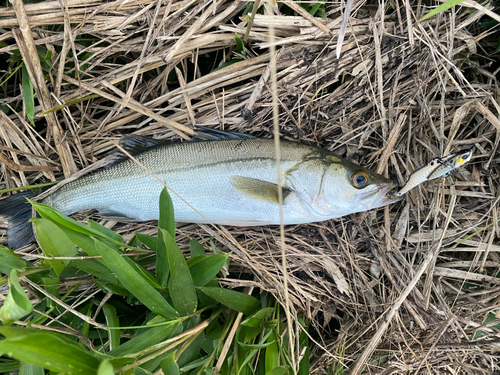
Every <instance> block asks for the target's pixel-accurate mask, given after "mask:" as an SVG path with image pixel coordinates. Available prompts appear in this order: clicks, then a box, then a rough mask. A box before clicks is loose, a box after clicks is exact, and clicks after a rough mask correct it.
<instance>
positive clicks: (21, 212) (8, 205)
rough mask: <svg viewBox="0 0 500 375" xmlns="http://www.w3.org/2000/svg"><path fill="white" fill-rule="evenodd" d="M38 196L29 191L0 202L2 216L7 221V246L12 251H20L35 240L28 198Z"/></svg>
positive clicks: (0, 214)
mask: <svg viewBox="0 0 500 375" xmlns="http://www.w3.org/2000/svg"><path fill="white" fill-rule="evenodd" d="M34 196H36V194H34V193H32V192H30V191H27V192H24V193H18V194H16V195H12V196H10V197H9V198H7V199H3V200H1V201H0V216H2V217H4V218H6V219H7V222H8V227H7V245H8V247H9V248H10V249H19V248H20V247H23V246H26V245H28V244H29V243H31V242H32V241H33V240H34V239H35V235H34V234H33V226H32V224H31V222H30V221H29V219H30V217H31V204H30V202H28V200H27V198H32V197H34Z"/></svg>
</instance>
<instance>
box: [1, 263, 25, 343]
mask: <svg viewBox="0 0 500 375" xmlns="http://www.w3.org/2000/svg"><path fill="white" fill-rule="evenodd" d="M10 282H11V285H10V288H9V294H8V295H7V298H6V299H5V302H4V304H3V306H2V307H1V308H0V320H1V321H2V323H3V324H4V325H6V326H7V325H11V324H12V323H14V322H15V321H16V320H19V319H21V318H22V317H24V316H26V315H28V314H30V313H31V312H32V311H33V305H32V304H31V302H30V300H29V298H28V296H27V295H26V293H25V292H24V289H23V288H22V286H21V284H19V280H18V279H17V271H16V270H14V269H13V270H12V271H10ZM0 353H2V351H1V350H0ZM3 353H5V351H4V352H3Z"/></svg>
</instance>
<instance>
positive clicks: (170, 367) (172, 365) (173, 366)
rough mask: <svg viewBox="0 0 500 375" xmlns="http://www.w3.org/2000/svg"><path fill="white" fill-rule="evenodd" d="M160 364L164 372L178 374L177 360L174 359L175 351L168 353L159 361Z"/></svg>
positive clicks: (171, 374) (172, 374) (169, 374)
mask: <svg viewBox="0 0 500 375" xmlns="http://www.w3.org/2000/svg"><path fill="white" fill-rule="evenodd" d="M160 366H161V369H162V371H163V373H164V374H168V375H178V374H180V371H179V366H177V362H176V361H175V352H172V353H170V354H169V355H168V357H167V358H165V359H164V360H163V361H161V362H160Z"/></svg>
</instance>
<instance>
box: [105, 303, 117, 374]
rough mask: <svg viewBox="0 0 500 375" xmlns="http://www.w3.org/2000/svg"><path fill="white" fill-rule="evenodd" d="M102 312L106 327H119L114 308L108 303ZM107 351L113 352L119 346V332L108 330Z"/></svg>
mask: <svg viewBox="0 0 500 375" xmlns="http://www.w3.org/2000/svg"><path fill="white" fill-rule="evenodd" d="M102 312H103V313H104V316H105V317H106V322H107V324H108V327H119V326H120V320H119V319H118V314H117V313H116V307H114V306H113V305H110V304H109V303H105V304H104V306H103V307H102ZM108 335H109V350H113V349H114V348H117V347H118V346H120V330H119V329H109V330H108ZM111 367H113V366H111Z"/></svg>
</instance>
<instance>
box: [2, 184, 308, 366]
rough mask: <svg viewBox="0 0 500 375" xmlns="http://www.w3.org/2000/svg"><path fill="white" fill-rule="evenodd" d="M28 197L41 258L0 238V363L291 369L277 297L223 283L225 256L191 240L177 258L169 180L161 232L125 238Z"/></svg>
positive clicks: (304, 340) (303, 346)
mask: <svg viewBox="0 0 500 375" xmlns="http://www.w3.org/2000/svg"><path fill="white" fill-rule="evenodd" d="M32 204H33V206H34V207H35V209H36V210H37V212H38V213H39V215H40V218H36V219H32V220H33V222H34V224H35V228H36V232H37V237H38V242H39V244H40V247H41V250H42V252H43V256H44V257H43V258H42V260H41V262H40V263H39V264H38V265H36V266H35V265H33V264H32V263H30V262H27V261H25V260H24V259H22V258H21V257H20V256H19V255H17V254H16V253H14V252H13V251H11V250H10V249H8V248H6V247H0V257H1V259H2V262H1V264H0V272H2V273H4V274H6V275H9V276H8V279H7V278H6V277H4V278H2V280H1V281H2V282H3V283H6V282H7V281H10V288H9V294H8V296H7V297H6V300H5V301H4V304H3V306H2V307H1V309H0V319H1V321H2V323H3V326H0V334H1V335H3V336H4V339H2V340H0V353H3V354H4V356H3V357H2V359H1V361H0V372H8V371H15V370H19V371H21V372H23V373H25V372H28V371H29V372H30V373H37V374H43V373H44V372H45V370H50V371H53V372H62V373H68V374H96V373H98V374H114V373H126V374H133V373H135V374H152V373H159V371H160V370H161V371H163V373H164V374H215V373H217V371H218V373H220V374H255V373H258V374H274V375H277V374H286V373H293V371H292V370H291V362H292V361H291V356H292V355H295V353H290V352H289V350H288V347H289V345H288V332H287V325H286V321H285V319H284V316H285V314H284V312H283V310H282V308H281V306H280V305H279V304H278V303H277V302H276V301H275V299H274V298H273V297H272V296H270V295H269V294H267V293H265V292H258V291H254V292H253V293H250V291H247V292H248V293H244V292H240V291H236V290H230V289H226V288H222V287H221V286H220V285H219V282H218V280H217V275H218V274H219V273H220V272H221V270H223V269H225V270H227V269H228V266H229V255H228V254H223V253H221V252H215V253H212V254H207V253H206V251H205V249H204V248H203V247H202V246H201V245H200V243H199V242H198V241H196V240H195V239H192V240H191V242H190V258H189V259H186V258H185V257H184V254H183V253H182V251H181V250H180V249H179V247H178V245H177V244H176V241H175V222H174V216H173V206H172V201H171V199H170V196H169V195H168V193H167V191H166V189H165V190H164V191H163V192H162V194H161V196H160V212H161V214H160V220H159V222H158V237H153V236H148V235H144V234H135V236H134V238H133V239H132V241H130V242H129V243H125V242H124V239H123V238H122V236H121V235H119V234H118V233H116V232H113V231H112V230H110V229H108V228H106V227H104V226H102V225H100V224H99V223H97V222H95V221H92V220H89V223H88V225H84V224H82V223H79V222H77V221H75V220H73V219H71V218H69V217H67V216H65V215H63V214H61V213H60V212H58V211H56V210H54V209H53V208H51V207H49V206H46V205H43V204H40V203H35V202H32ZM144 245H145V246H144ZM154 261H156V264H155V269H156V272H155V275H153V274H152V273H151V272H149V270H148V268H150V267H149V266H151V265H152V264H153V263H154ZM89 283H90V287H87V288H85V289H84V290H81V288H80V286H83V285H89ZM95 286H97V287H98V288H100V289H101V290H102V292H103V293H100V291H99V289H97V288H96V287H95ZM27 288H29V290H30V297H28V294H27V293H26V291H25V290H26V289H27ZM21 319H23V320H21ZM301 324H302V325H303V327H304V328H305V329H304V332H305V331H307V329H306V328H307V327H306V324H305V323H304V322H301ZM299 344H300V347H299V348H298V352H301V353H305V355H303V357H302V360H301V362H300V368H299V373H301V374H307V373H309V358H308V357H309V356H308V350H307V348H308V337H307V335H306V333H302V334H301V336H300V337H299ZM44 369H45V370H44Z"/></svg>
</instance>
